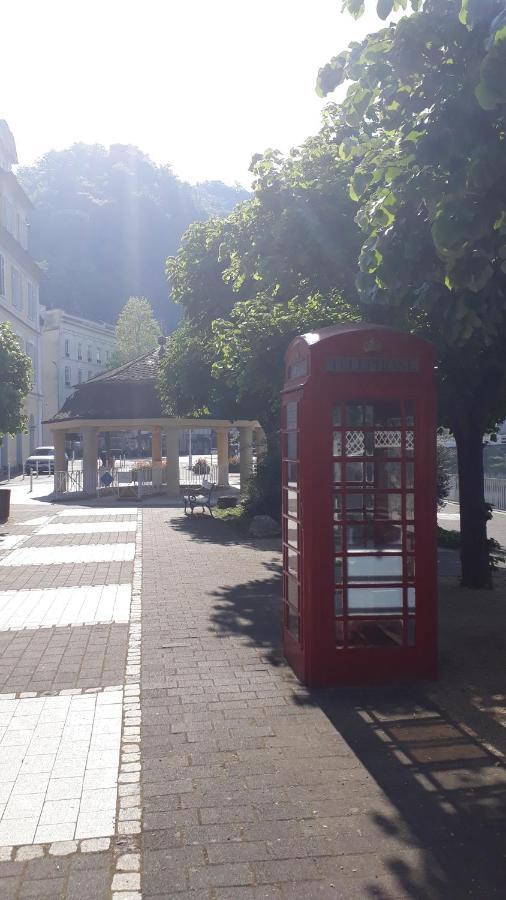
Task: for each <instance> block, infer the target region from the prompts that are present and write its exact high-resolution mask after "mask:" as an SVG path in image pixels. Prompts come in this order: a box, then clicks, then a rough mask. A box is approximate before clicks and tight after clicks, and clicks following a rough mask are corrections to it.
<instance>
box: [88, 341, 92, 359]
mask: <svg viewBox="0 0 506 900" xmlns="http://www.w3.org/2000/svg"><path fill="white" fill-rule="evenodd" d="M92 360H93V356H92V355H91V345H90V344H88V362H91V361H92Z"/></svg>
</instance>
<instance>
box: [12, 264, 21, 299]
mask: <svg viewBox="0 0 506 900" xmlns="http://www.w3.org/2000/svg"><path fill="white" fill-rule="evenodd" d="M11 294H12V305H13V306H15V307H16V309H21V307H22V305H23V298H22V296H21V275H20V274H19V272H18V270H17V269H16V268H15V266H11Z"/></svg>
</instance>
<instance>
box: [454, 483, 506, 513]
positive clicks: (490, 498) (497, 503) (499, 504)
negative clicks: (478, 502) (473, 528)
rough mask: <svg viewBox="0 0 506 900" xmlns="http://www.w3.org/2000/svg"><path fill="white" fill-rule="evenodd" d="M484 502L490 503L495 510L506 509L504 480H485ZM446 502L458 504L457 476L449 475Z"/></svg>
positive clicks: (505, 484) (505, 485)
mask: <svg viewBox="0 0 506 900" xmlns="http://www.w3.org/2000/svg"><path fill="white" fill-rule="evenodd" d="M484 484H485V500H486V502H487V503H491V504H492V506H493V507H495V509H506V478H485V479H484ZM448 500H453V501H454V502H455V503H458V502H459V479H458V476H457V475H450V490H449V493H448Z"/></svg>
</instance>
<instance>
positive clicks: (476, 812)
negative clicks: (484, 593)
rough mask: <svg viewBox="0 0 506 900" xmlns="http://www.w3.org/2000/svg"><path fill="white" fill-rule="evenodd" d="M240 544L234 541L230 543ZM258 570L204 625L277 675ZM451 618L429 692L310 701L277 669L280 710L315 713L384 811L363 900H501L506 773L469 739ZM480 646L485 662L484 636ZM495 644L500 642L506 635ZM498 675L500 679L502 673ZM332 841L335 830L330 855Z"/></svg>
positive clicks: (266, 595) (270, 590)
mask: <svg viewBox="0 0 506 900" xmlns="http://www.w3.org/2000/svg"><path fill="white" fill-rule="evenodd" d="M171 524H173V526H174V527H176V528H181V529H184V530H188V529H191V530H192V532H193V533H194V535H195V539H196V540H203V541H209V540H211V539H212V534H214V535H215V539H216V540H217V541H219V542H223V541H224V540H226V538H225V535H226V534H227V532H226V530H225V529H224V536H220V537H218V534H221V530H220V532H218V531H217V530H215V531H214V532H213V531H210V529H212V528H213V525H209V523H205V524H204V523H199V522H197V521H193V522H188V521H185V520H184V519H182V520H181V519H179V520H175V521H173V522H172V523H171ZM215 524H218V523H215ZM236 542H237V538H234V539H232V537H231V536H230V543H232V544H233V543H236ZM264 565H265V577H261V576H260V577H258V578H256V579H252V580H249V581H246V582H244V583H242V584H238V585H234V586H233V587H223V588H221V589H220V590H219V591H216V592H215V593H214V598H215V601H214V606H213V609H212V612H211V621H212V625H213V627H214V629H215V630H219V631H221V632H222V633H223V635H227V636H228V635H236V636H241V637H243V638H245V639H246V641H247V642H248V643H250V644H251V645H253V646H256V647H258V648H259V649H260V652H261V655H264V658H265V659H266V661H267V662H268V663H270V664H271V665H274V666H276V667H280V668H281V672H282V669H283V667H284V666H285V663H284V660H283V657H282V650H281V603H280V596H281V575H280V569H279V567H278V566H277V565H276V564H274V563H268V564H264ZM488 596H489V597H490V594H489V595H488ZM459 597H460V598H462V592H461V591H460V592H459ZM450 607H451V602H450ZM489 609H490V607H489ZM505 609H506V604H505ZM455 616H458V609H451V608H449V609H445V612H444V615H443V616H442V623H443V628H444V629H445V635H444V639H443V646H444V648H445V650H444V654H445V660H444V665H443V667H442V680H441V681H440V683H439V684H438V685H437V686H435V689H434V688H433V686H432V685H430V686H427V685H424V684H422V685H418V686H408V687H404V686H402V687H381V688H377V689H363V688H360V689H356V688H346V689H345V688H340V689H332V690H325V691H306V690H304V689H301V687H300V685H299V684H298V683H295V684H294V683H293V677H292V675H291V670H289V669H288V668H285V671H286V680H285V679H283V685H282V686H281V688H280V690H282V691H284V692H285V695H286V696H287V698H288V702H291V703H293V704H296V705H300V706H302V707H303V706H306V705H310V706H316V707H318V708H320V709H321V710H322V711H323V712H324V713H325V715H326V716H327V718H328V720H329V721H330V722H331V724H332V726H333V727H334V728H335V729H336V731H337V732H338V733H339V734H340V735H341V736H342V737H343V738H344V739H345V741H346V742H347V744H348V745H349V747H350V748H351V749H352V751H353V753H354V754H355V756H356V757H357V759H359V760H360V762H361V763H362V764H363V766H364V767H365V769H366V770H367V772H368V773H369V774H370V775H371V776H372V778H373V779H374V781H375V782H376V784H377V785H378V786H379V787H380V789H381V791H382V792H383V794H384V797H385V798H386V800H387V801H388V802H387V803H386V804H383V806H382V807H381V808H380V809H376V810H374V803H371V804H367V800H365V803H366V808H367V806H368V807H369V816H370V819H371V823H373V824H374V826H376V828H377V829H379V830H380V831H381V832H382V833H383V834H384V836H385V837H387V838H391V839H392V841H391V844H390V846H389V849H388V851H384V853H383V857H382V859H381V866H380V870H379V873H378V874H379V877H378V879H377V880H376V881H374V880H373V879H371V883H370V885H369V887H368V889H367V894H365V893H364V896H366V897H371V898H381V900H394V898H399V897H403V898H408V897H409V898H413V900H463V898H472V900H488V898H495V897H505V896H506V887H505V885H506V841H505V838H504V835H505V830H506V829H505V826H506V771H505V768H504V765H503V763H502V761H501V759H500V756H499V755H498V754H497V755H496V754H495V753H494V752H491V751H490V750H489V749H488V748H487V746H485V745H484V743H483V742H482V741H480V740H479V739H477V737H476V734H475V733H473V729H475V730H476V731H477V733H478V734H479V735H480V736H481V735H482V734H483V732H484V731H486V728H485V725H486V723H487V721H488V718H487V715H486V712H483V711H479V710H477V709H476V707H475V705H474V702H473V698H475V696H476V691H477V685H476V681H475V679H473V674H472V672H471V669H472V661H471V659H470V658H469V647H467V645H466V643H465V639H464V634H463V632H462V629H460V630H459V629H455V631H454V632H452V623H453V622H454V621H455ZM469 628H470V633H469V634H467V638H466V640H469V641H470V642H472V638H473V629H474V626H473V621H472V619H471V621H470V623H469ZM487 628H488V632H490V630H492V631H493V629H494V623H493V622H488V624H487ZM488 632H487V633H488ZM474 635H475V636H476V632H475V631H474ZM481 638H482V642H483V643H482V652H483V653H484V654H486V634H485V633H483V634H482V635H481ZM499 640H500V641H502V643H504V632H503V634H502V635H501V636H500V638H499ZM456 642H459V643H458V646H456ZM448 657H449V659H450V661H449V659H448ZM505 658H506V655H505V656H503V663H504V659H505ZM449 665H450V666H453V667H454V671H453V678H454V680H455V678H458V679H459V680H460V685H459V688H460V690H459V706H458V707H456V706H455V703H454V696H453V694H452V693H451V692H449V693H448V694H446V693H445V687H446V679H447V674H448V666H449ZM502 671H503V680H504V665H503V667H502ZM497 674H498V673H496V675H497ZM496 680H497V679H496ZM494 683H495V681H494ZM499 683H501V681H500V679H499ZM433 693H436V694H438V693H439V694H440V696H441V698H442V699H443V701H444V705H443V706H441V704H440V703H435V702H434V700H433V699H432V697H431V695H432V694H433ZM496 696H497V695H496ZM502 698H503V699H504V695H502ZM499 699H500V698H499ZM446 701H448V702H446ZM490 702H491V703H492V702H493V701H492V695H491V696H490ZM488 724H489V726H491V731H492V736H494V737H496V738H499V737H501V741H499V740H497V741H495V744H496V746H499V744H500V743H501V742H504V738H505V735H506V732H505V729H504V728H503V727H502V726H501V725H500V724H498V723H497V722H495V723H494V722H492V721H488ZM489 730H490V729H489ZM505 749H506V745H505ZM334 774H335V775H336V776H337V777H338V774H337V773H330V774H329V778H332V777H333V775H334ZM294 790H296V788H294ZM359 802H360V800H358V801H357V803H359ZM376 805H378V804H376ZM335 821H336V822H337V821H338V820H337V819H336V820H335ZM329 823H330V820H328V824H327V827H328V828H330V829H331V828H332V825H331V824H329ZM336 827H338V826H336ZM325 833H326V834H327V835H329V834H330V832H329V831H328V830H327V831H326V832H325ZM338 842H339V833H338V831H336V846H337V845H338ZM381 869H382V870H383V872H386V873H389V875H390V876H391V877H393V878H394V879H395V880H396V881H397V882H398V891H397V890H396V891H395V892H394V893H392V892H391V890H390V889H388V890H387V889H385V888H383V887H381Z"/></svg>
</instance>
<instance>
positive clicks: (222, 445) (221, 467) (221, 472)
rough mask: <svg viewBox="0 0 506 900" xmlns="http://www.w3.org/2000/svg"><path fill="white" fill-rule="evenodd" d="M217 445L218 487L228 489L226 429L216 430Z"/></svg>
mask: <svg viewBox="0 0 506 900" xmlns="http://www.w3.org/2000/svg"><path fill="white" fill-rule="evenodd" d="M216 441H217V444H218V485H219V486H220V487H228V485H229V480H228V428H217V429H216Z"/></svg>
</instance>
